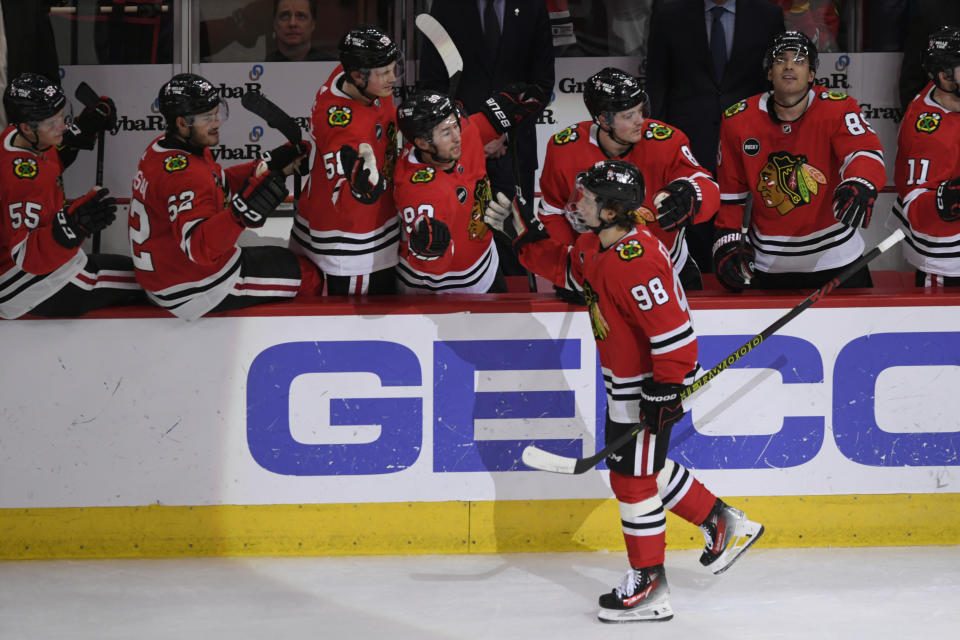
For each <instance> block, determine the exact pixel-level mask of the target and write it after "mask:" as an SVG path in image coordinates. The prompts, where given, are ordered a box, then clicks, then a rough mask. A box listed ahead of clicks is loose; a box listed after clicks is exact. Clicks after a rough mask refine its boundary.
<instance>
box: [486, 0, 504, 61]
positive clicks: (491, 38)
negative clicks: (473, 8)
mask: <svg viewBox="0 0 960 640" xmlns="http://www.w3.org/2000/svg"><path fill="white" fill-rule="evenodd" d="M493 2H494V0H487V6H486V8H484V10H483V42H484V45H485V46H486V49H487V58H489V59H490V60H495V59H496V57H497V50H498V49H499V48H500V21H499V20H497V11H496V10H495V9H494V8H493Z"/></svg>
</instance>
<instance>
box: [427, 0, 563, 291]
mask: <svg viewBox="0 0 960 640" xmlns="http://www.w3.org/2000/svg"><path fill="white" fill-rule="evenodd" d="M430 13H431V15H433V17H435V18H436V19H437V21H438V22H439V23H440V24H442V25H443V26H444V28H445V29H446V30H447V33H449V34H450V38H451V39H452V40H453V43H454V44H455V45H456V46H457V49H458V50H459V51H460V55H461V56H462V57H463V76H462V77H461V79H460V84H459V87H458V88H457V91H456V93H455V94H454V96H453V97H454V98H456V99H457V100H459V101H460V102H462V103H463V106H464V108H465V109H466V110H467V112H468V113H477V112H479V111H480V110H481V108H482V106H483V103H484V101H485V100H486V99H487V98H489V97H490V95H491V93H493V92H494V91H495V90H497V89H501V88H503V87H505V86H507V85H508V84H511V83H515V82H521V83H530V84H535V85H537V86H538V87H540V89H541V90H542V91H543V95H545V96H550V95H551V93H552V92H553V83H554V68H553V36H552V34H551V32H550V16H549V14H548V13H547V7H546V2H545V0H434V2H433V6H432V7H431V9H430ZM488 23H489V25H488ZM418 85H419V86H420V87H421V88H424V89H433V90H439V91H444V92H446V91H447V89H448V85H449V79H448V78H447V72H446V69H445V67H444V66H443V63H442V62H441V61H440V56H439V55H438V54H437V52H436V51H435V50H434V48H433V47H432V46H431V45H430V43H429V42H426V41H425V42H424V45H423V50H422V51H421V54H420V69H419V80H418ZM535 124H536V123H535V122H534V121H532V120H531V121H529V122H526V123H524V124H523V125H521V126H520V127H518V130H517V132H516V133H515V134H511V138H512V140H511V141H512V142H513V143H514V144H515V145H516V150H517V153H518V155H519V164H520V188H521V189H522V190H523V194H524V196H526V197H527V200H528V202H529V206H531V207H532V206H533V184H534V175H535V173H536V170H537V134H536V129H535ZM487 173H488V174H489V176H490V181H491V183H492V185H493V189H494V191H503V192H505V193H508V194H512V193H513V191H514V185H515V184H516V182H517V179H516V178H515V177H514V170H513V161H512V158H511V154H510V153H509V152H508V150H507V149H506V148H505V146H504V144H503V141H501V142H500V144H496V143H494V144H492V145H488V147H487ZM497 248H498V250H499V253H500V264H501V267H502V268H503V270H504V273H505V274H506V275H519V274H523V273H525V271H524V270H523V267H521V266H520V263H519V262H518V261H517V259H516V256H514V254H513V250H512V248H511V247H510V246H509V244H507V243H503V244H501V243H500V242H498V247H497Z"/></svg>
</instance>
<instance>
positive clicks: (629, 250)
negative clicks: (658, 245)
mask: <svg viewBox="0 0 960 640" xmlns="http://www.w3.org/2000/svg"><path fill="white" fill-rule="evenodd" d="M616 251H617V255H618V256H620V259H621V260H625V261H627V262H629V261H630V260H633V259H634V258H639V257H641V256H642V255H643V245H642V244H640V241H639V240H637V239H636V238H630V239H629V240H627V241H626V242H621V243H620V244H618V245H617V249H616Z"/></svg>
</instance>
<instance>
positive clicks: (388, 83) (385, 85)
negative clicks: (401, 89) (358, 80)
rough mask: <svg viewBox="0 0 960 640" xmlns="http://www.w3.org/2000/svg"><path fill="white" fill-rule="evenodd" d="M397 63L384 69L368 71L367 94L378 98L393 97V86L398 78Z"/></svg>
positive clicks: (378, 68)
mask: <svg viewBox="0 0 960 640" xmlns="http://www.w3.org/2000/svg"><path fill="white" fill-rule="evenodd" d="M399 64H400V63H398V62H391V63H390V64H388V65H387V66H385V67H377V68H376V69H370V78H369V80H367V93H368V94H370V95H373V96H377V97H378V98H386V97H387V96H392V95H393V85H394V83H395V82H396V81H397V78H398V77H400V69H399Z"/></svg>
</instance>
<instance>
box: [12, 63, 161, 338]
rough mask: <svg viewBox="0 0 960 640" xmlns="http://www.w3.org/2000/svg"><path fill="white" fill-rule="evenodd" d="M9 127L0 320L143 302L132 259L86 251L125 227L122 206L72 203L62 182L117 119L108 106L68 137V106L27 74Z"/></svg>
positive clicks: (18, 81) (87, 198)
mask: <svg viewBox="0 0 960 640" xmlns="http://www.w3.org/2000/svg"><path fill="white" fill-rule="evenodd" d="M3 106H4V108H5V109H6V111H7V115H8V117H9V119H10V126H8V127H7V128H6V130H4V132H3V134H2V135H3V147H2V149H0V207H2V210H3V224H2V226H0V317H3V318H8V319H9V318H18V317H20V316H22V315H23V314H25V313H31V314H33V315H42V316H79V315H83V314H84V313H86V312H87V311H89V310H91V309H97V308H100V307H106V306H110V305H117V304H125V303H131V302H138V301H142V300H143V290H142V289H141V288H140V287H139V286H138V285H137V283H136V280H135V279H134V276H133V265H132V264H131V262H130V259H129V258H127V257H125V256H118V255H109V254H90V255H87V254H85V253H84V252H83V249H81V244H83V241H84V240H85V239H86V238H88V237H90V236H92V235H93V234H95V233H97V232H98V231H100V230H102V229H105V228H106V227H107V226H109V225H110V223H111V222H113V220H114V219H115V217H116V213H115V212H116V208H117V207H116V201H115V200H114V199H113V198H111V197H108V195H107V194H108V192H107V190H106V189H101V188H95V189H92V190H91V191H90V192H89V193H87V194H86V195H84V196H83V197H81V198H79V199H77V200H75V201H74V202H73V203H72V204H70V205H66V204H65V203H64V193H63V178H62V173H63V170H64V168H65V167H66V166H68V165H69V164H70V163H71V162H72V161H73V160H74V158H75V157H76V155H77V149H78V148H87V146H88V143H89V142H90V141H92V140H93V139H95V137H96V133H97V131H99V130H102V129H104V128H105V127H106V126H107V125H108V123H109V122H110V118H111V116H113V115H115V113H116V112H115V108H114V106H113V101H112V100H110V99H109V98H101V100H100V101H99V103H98V104H97V105H95V106H91V107H88V108H87V109H85V110H84V111H83V112H82V113H81V114H80V115H79V116H78V117H77V118H76V119H75V120H74V122H73V124H72V125H71V127H70V128H69V129H68V127H67V123H66V121H65V119H64V111H65V109H66V107H67V98H66V96H65V95H64V94H63V90H62V89H61V88H60V87H59V86H57V85H55V84H53V83H51V82H50V81H49V80H47V79H46V78H45V77H43V76H40V75H37V74H33V73H23V74H20V75H19V76H17V77H16V78H14V79H13V80H12V81H11V82H10V84H8V85H7V87H6V89H5V91H4V94H3Z"/></svg>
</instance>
